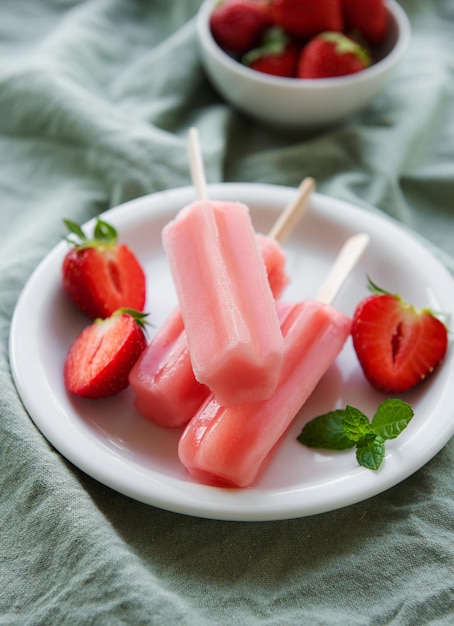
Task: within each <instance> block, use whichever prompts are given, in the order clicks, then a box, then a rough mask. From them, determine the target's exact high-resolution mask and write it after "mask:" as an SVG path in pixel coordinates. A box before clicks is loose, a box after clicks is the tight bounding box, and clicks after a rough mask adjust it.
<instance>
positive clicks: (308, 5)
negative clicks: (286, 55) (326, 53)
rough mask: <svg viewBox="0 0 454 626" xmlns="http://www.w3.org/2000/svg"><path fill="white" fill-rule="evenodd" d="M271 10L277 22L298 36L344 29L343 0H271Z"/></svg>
mask: <svg viewBox="0 0 454 626" xmlns="http://www.w3.org/2000/svg"><path fill="white" fill-rule="evenodd" d="M269 11H270V14H271V18H272V20H273V22H274V23H275V24H277V25H278V26H281V27H282V28H283V29H284V30H286V31H287V32H288V33H290V34H291V35H294V36H296V37H302V38H305V39H309V38H312V37H314V36H315V35H318V34H319V33H321V32H323V31H333V32H335V31H338V32H340V31H342V29H343V18H342V6H341V0H270V3H269Z"/></svg>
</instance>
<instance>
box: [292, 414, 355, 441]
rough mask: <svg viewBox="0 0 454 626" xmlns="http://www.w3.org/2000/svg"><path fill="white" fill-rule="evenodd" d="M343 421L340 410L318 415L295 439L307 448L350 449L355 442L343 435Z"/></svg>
mask: <svg viewBox="0 0 454 626" xmlns="http://www.w3.org/2000/svg"><path fill="white" fill-rule="evenodd" d="M343 419H344V411H343V410H341V409H339V410H335V411H330V412H329V413H325V414H324V415H319V416H318V417H315V418H314V419H313V420H311V421H310V422H308V423H307V424H306V425H305V426H304V428H303V430H302V431H301V433H300V434H299V436H298V437H297V439H298V441H299V442H300V443H302V444H304V445H305V446H308V447H309V448H324V449H326V450H346V449H347V448H352V447H353V446H354V445H355V442H354V441H352V440H351V439H350V438H349V437H347V435H346V434H345V430H344V428H343V425H342V422H343Z"/></svg>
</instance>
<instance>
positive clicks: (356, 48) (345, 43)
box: [298, 33, 372, 78]
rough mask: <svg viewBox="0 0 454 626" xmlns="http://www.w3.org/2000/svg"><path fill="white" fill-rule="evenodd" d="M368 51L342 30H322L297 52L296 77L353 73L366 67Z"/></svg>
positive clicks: (326, 76)
mask: <svg viewBox="0 0 454 626" xmlns="http://www.w3.org/2000/svg"><path fill="white" fill-rule="evenodd" d="M371 62H372V60H371V57H370V55H369V53H368V51H367V50H366V49H365V48H363V47H362V46H360V45H359V44H358V43H356V42H355V41H353V40H352V39H350V38H349V37H347V36H346V35H343V34H342V33H322V34H320V35H318V36H317V37H314V38H313V39H312V40H311V41H310V42H309V43H308V44H307V45H306V46H305V47H304V48H303V51H302V52H301V56H300V60H299V62H298V77H299V78H330V77H334V76H346V75H348V74H355V73H356V72H361V71H362V70H364V69H366V67H369V65H370V64H371Z"/></svg>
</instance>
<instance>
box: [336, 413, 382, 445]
mask: <svg viewBox="0 0 454 626" xmlns="http://www.w3.org/2000/svg"><path fill="white" fill-rule="evenodd" d="M342 426H343V429H344V431H345V434H346V435H347V437H348V438H349V439H351V440H352V441H359V440H360V439H362V438H363V437H365V436H366V435H373V434H374V430H373V428H372V426H371V423H370V422H369V419H368V418H367V416H366V415H364V413H362V411H360V410H359V409H355V407H353V406H350V405H348V404H347V406H346V407H345V412H344V419H343V421H342Z"/></svg>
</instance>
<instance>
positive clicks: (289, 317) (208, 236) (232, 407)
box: [130, 130, 367, 487]
mask: <svg viewBox="0 0 454 626" xmlns="http://www.w3.org/2000/svg"><path fill="white" fill-rule="evenodd" d="M190 151H192V152H190V154H192V159H191V161H190V162H191V166H192V171H193V180H195V181H196V182H195V185H196V189H197V188H198V190H199V198H201V199H200V200H198V201H197V202H194V203H192V204H190V205H189V206H187V207H185V208H184V209H182V211H180V213H179V214H178V215H177V217H176V218H175V219H174V220H173V221H172V222H170V223H169V224H168V225H167V226H166V227H165V228H164V230H163V234H162V236H163V244H164V248H165V251H166V254H167V258H168V261H169V265H170V269H171V274H172V278H173V280H174V284H175V289H176V292H177V297H178V304H179V308H178V309H177V310H176V311H174V313H173V314H172V315H171V316H170V318H169V320H168V322H167V323H166V324H165V325H164V327H163V328H162V329H161V331H160V332H159V333H158V334H157V335H156V337H155V339H154V340H153V341H152V342H151V343H150V345H149V347H148V348H147V350H146V351H145V352H144V354H143V356H142V357H141V359H140V360H139V361H138V362H137V364H136V366H135V368H134V369H133V371H132V372H131V376H130V383H131V386H132V388H133V390H134V393H135V396H136V408H137V409H138V411H139V412H140V413H142V414H143V415H144V416H146V417H148V418H149V419H152V420H153V421H154V422H155V423H157V424H159V425H162V426H167V427H173V426H182V425H184V424H187V425H186V427H185V429H184V432H183V434H182V437H181V439H180V442H179V448H178V454H179V458H180V460H181V462H182V463H183V465H184V466H185V467H186V468H187V469H188V470H189V472H191V474H193V475H194V476H195V477H199V478H203V480H204V481H208V482H210V483H212V484H221V485H229V486H234V487H246V486H248V485H250V484H251V483H253V481H254V480H255V479H256V478H257V476H258V474H259V471H260V468H261V467H262V466H263V464H264V463H265V461H266V459H267V458H268V457H269V456H270V454H271V452H272V451H273V449H274V448H275V446H276V444H277V442H278V441H279V440H280V439H281V437H282V435H283V434H284V433H285V431H286V430H287V428H288V427H289V425H290V423H291V421H292V420H293V418H294V417H295V415H296V414H297V413H298V411H299V409H300V408H301V406H302V405H303V404H304V402H305V401H306V399H307V398H308V397H309V395H310V394H311V393H312V391H313V389H314V387H315V386H316V384H317V383H318V381H319V380H320V378H321V377H322V375H323V374H324V373H325V372H326V370H327V369H328V368H329V366H330V365H331V364H332V363H333V361H334V360H335V358H336V357H337V355H338V354H339V352H340V350H341V349H342V347H343V345H344V343H345V341H346V339H347V337H348V336H349V333H350V327H351V321H350V319H349V318H348V317H347V316H345V315H344V314H342V313H340V312H339V311H337V310H336V309H335V308H333V307H332V306H331V305H330V303H329V302H330V301H331V300H332V299H333V297H334V296H335V294H336V293H337V290H338V289H339V287H340V285H341V284H342V282H343V280H344V278H345V276H346V275H347V273H348V271H349V270H350V268H351V267H352V265H353V263H355V262H356V260H357V258H358V257H359V255H360V254H361V253H362V251H363V250H364V247H365V245H366V244H367V237H366V236H365V235H361V236H357V237H355V238H352V239H351V240H349V241H348V242H347V245H346V246H345V247H344V249H343V250H342V252H341V255H340V257H339V259H338V262H337V263H336V264H335V266H334V267H333V270H332V272H331V273H330V275H329V277H328V281H327V283H326V284H325V286H324V287H323V288H322V291H321V292H320V294H319V297H318V298H317V299H315V300H307V301H304V302H300V303H296V304H295V303H285V302H281V301H280V300H278V299H276V298H278V297H279V295H280V294H281V291H282V287H283V286H285V284H286V281H287V278H286V276H285V273H283V263H284V256H283V253H282V250H281V249H280V246H279V244H278V243H277V242H276V239H279V238H280V237H281V238H283V237H284V236H285V234H287V233H288V231H289V229H290V228H291V226H289V224H290V223H292V221H294V220H296V219H297V217H295V216H297V215H298V213H301V208H302V207H304V206H305V204H306V203H307V197H308V194H309V193H310V191H311V190H312V188H313V181H312V180H309V181H306V182H304V184H303V185H302V186H301V187H300V192H301V194H300V197H299V198H298V200H297V201H296V202H295V203H294V206H291V207H289V209H288V210H287V211H286V212H285V214H284V216H283V217H282V219H281V220H278V223H277V224H276V225H275V228H274V229H273V230H272V231H271V233H270V235H269V236H268V237H267V238H265V239H262V240H261V241H260V240H258V238H257V235H256V234H255V232H254V228H253V226H252V222H251V219H250V215H249V210H248V208H247V207H246V206H245V205H243V204H241V203H236V202H212V201H209V200H208V199H206V192H205V186H204V184H203V182H204V180H203V176H202V174H201V172H203V168H201V166H200V163H201V161H200V151H199V148H198V144H197V135H196V133H195V131H194V130H192V131H191V134H190ZM194 163H195V164H196V165H194ZM201 181H202V182H201ZM301 196H302V197H301ZM295 206H296V207H297V210H295ZM288 215H292V216H293V217H292V219H291V220H290V222H289V220H288V219H287V218H288ZM263 242H265V244H266V245H265V244H264V243H263ZM270 250H271V252H270ZM273 264H274V265H276V266H277V269H278V271H277V273H276V274H275V273H274V271H271V268H272V267H273ZM274 276H278V277H279V279H275V278H274ZM283 277H284V278H283Z"/></svg>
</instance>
